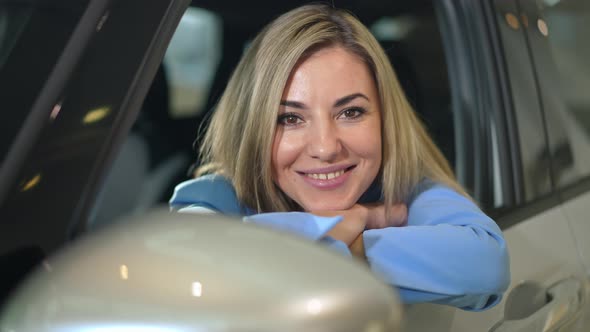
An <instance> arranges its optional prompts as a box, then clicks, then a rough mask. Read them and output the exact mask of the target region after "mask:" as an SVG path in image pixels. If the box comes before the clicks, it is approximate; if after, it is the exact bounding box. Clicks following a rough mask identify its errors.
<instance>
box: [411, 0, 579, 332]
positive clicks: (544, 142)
mask: <svg viewBox="0 0 590 332" xmlns="http://www.w3.org/2000/svg"><path fill="white" fill-rule="evenodd" d="M524 5H525V4H524V1H523V2H522V3H516V2H514V1H504V0H497V1H493V2H475V1H442V2H440V3H439V4H438V14H439V20H440V24H441V31H442V33H443V37H444V41H445V48H446V53H447V54H446V55H447V62H448V66H449V76H450V81H451V86H452V89H453V102H454V109H453V111H454V113H455V114H456V128H457V131H458V132H459V133H458V136H457V137H458V139H457V141H458V142H457V144H458V147H457V151H458V161H459V163H458V165H462V166H460V167H459V168H458V169H457V173H458V176H459V179H460V180H461V181H462V182H463V183H464V184H465V185H466V186H467V187H468V188H469V189H470V190H471V192H472V193H473V194H474V196H475V197H476V198H477V199H478V201H480V202H481V203H482V207H483V208H484V209H485V210H486V211H487V212H488V213H489V214H491V215H492V216H494V217H495V219H496V221H497V222H498V224H499V225H500V227H501V228H502V229H503V231H504V235H505V238H506V241H507V245H508V248H509V253H510V259H511V264H510V268H511V284H510V287H509V289H508V291H507V292H506V294H505V296H504V298H503V300H502V301H501V302H500V303H499V304H498V305H496V306H495V307H494V308H492V309H490V310H487V311H484V312H477V313H473V312H465V311H462V310H452V311H451V310H449V309H447V312H444V309H442V308H438V307H436V306H432V305H422V306H414V307H412V308H410V310H409V311H408V313H409V315H408V318H409V320H408V322H409V324H408V325H409V327H410V330H415V331H425V330H431V331H441V330H442V331H446V330H448V331H557V330H559V331H587V330H588V328H589V325H587V322H586V321H585V319H586V318H587V317H588V316H589V315H590V310H589V309H588V307H587V306H586V307H584V304H585V303H587V301H586V298H587V285H586V284H587V274H586V272H585V270H584V268H583V266H582V264H581V262H580V259H579V255H578V250H583V249H584V248H580V247H583V245H580V244H579V243H580V242H579V241H578V242H576V241H575V237H576V236H577V237H583V238H587V237H588V235H587V234H588V231H587V229H588V228H586V229H585V231H586V233H584V229H583V227H586V226H587V223H585V224H583V225H578V226H577V227H578V231H574V232H572V227H571V226H574V230H575V227H576V225H575V223H573V224H570V222H571V221H572V220H571V219H569V220H568V214H573V213H575V212H571V211H572V208H571V206H570V205H568V204H571V202H570V203H568V204H566V205H564V204H562V199H563V192H562V191H560V190H559V186H557V185H556V181H555V173H554V171H555V163H559V159H557V158H558V157H559V155H558V151H554V152H550V150H551V148H550V147H553V146H554V145H552V140H551V137H552V135H553V134H552V132H551V130H552V129H551V128H552V126H551V124H552V123H553V122H554V120H552V119H550V118H549V117H548V116H547V114H546V109H547V106H546V105H545V102H544V100H543V98H542V96H543V94H544V93H546V91H542V90H541V89H539V86H540V85H541V84H540V83H539V82H540V80H541V78H540V77H539V75H538V71H539V70H541V69H539V68H537V67H535V65H538V63H537V61H536V57H535V54H534V53H535V50H536V49H535V48H534V47H531V39H532V38H531V35H532V34H539V33H542V32H541V31H540V30H539V26H538V25H537V19H538V16H536V14H535V13H534V12H529V11H527V10H526V8H525V6H524ZM535 5H536V4H535ZM537 56H538V54H537ZM579 197H581V196H579ZM578 213H579V212H578ZM574 234H575V235H574ZM577 243H578V244H577Z"/></svg>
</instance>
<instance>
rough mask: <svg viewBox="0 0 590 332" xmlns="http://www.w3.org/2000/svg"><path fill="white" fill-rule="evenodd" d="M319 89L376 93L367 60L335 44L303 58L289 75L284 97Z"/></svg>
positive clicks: (323, 90) (324, 91) (305, 93)
mask: <svg viewBox="0 0 590 332" xmlns="http://www.w3.org/2000/svg"><path fill="white" fill-rule="evenodd" d="M318 92H321V93H327V92H333V93H335V94H346V93H354V92H363V93H366V94H376V89H375V82H374V80H373V75H372V74H371V71H370V69H369V66H368V65H367V64H366V62H365V61H364V60H363V59H362V58H361V57H360V56H358V55H357V54H355V53H353V52H351V51H348V50H346V49H344V48H342V47H338V46H335V47H328V48H322V49H320V50H317V51H315V52H313V53H312V54H310V55H308V56H306V57H305V58H303V59H302V60H300V61H299V62H298V63H297V64H296V65H295V67H294V68H293V70H292V72H291V74H290V76H289V80H288V82H287V85H286V87H285V90H284V92H283V96H286V95H288V96H293V95H295V96H301V97H304V96H308V95H309V94H314V93H318ZM303 95H304V96H303Z"/></svg>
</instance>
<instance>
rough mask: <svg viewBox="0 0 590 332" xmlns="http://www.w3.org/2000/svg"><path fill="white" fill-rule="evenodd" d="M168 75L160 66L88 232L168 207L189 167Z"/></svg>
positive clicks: (101, 194)
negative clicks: (174, 115)
mask: <svg viewBox="0 0 590 332" xmlns="http://www.w3.org/2000/svg"><path fill="white" fill-rule="evenodd" d="M168 98H169V94H168V85H167V80H166V74H165V70H164V67H163V66H160V68H159V70H158V72H157V73H156V76H155V78H154V81H153V83H152V86H151V87H150V90H149V92H148V94H147V96H146V99H145V101H144V104H143V106H142V109H141V111H140V113H139V116H138V119H137V120H136V122H135V123H134V125H133V127H132V129H131V131H130V133H129V135H128V136H127V138H126V139H125V141H124V143H123V145H122V147H121V149H120V151H119V153H118V155H117V157H116V158H115V160H114V162H113V164H112V167H111V170H110V171H109V174H108V175H107V178H106V180H105V183H104V185H103V187H102V190H101V192H100V193H99V196H98V199H97V202H96V204H95V206H94V208H93V211H92V213H91V216H90V218H89V221H88V228H89V229H96V228H100V227H104V226H106V225H108V224H111V223H112V222H114V221H115V220H117V219H118V218H119V217H122V216H124V215H130V214H135V213H139V212H143V211H146V210H147V209H149V208H150V207H153V206H154V205H157V204H160V203H165V202H166V201H167V199H168V198H169V196H170V195H171V190H172V188H173V187H174V184H175V183H177V182H179V181H180V180H181V179H182V178H183V177H184V174H185V171H186V168H187V167H188V165H189V163H190V151H187V149H185V148H184V145H183V143H186V142H181V140H182V139H183V137H182V135H178V134H177V130H176V127H177V124H178V123H177V121H175V120H174V119H172V118H171V117H170V115H169V108H168V107H169V106H168V105H169V100H168Z"/></svg>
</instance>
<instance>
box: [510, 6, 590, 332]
mask: <svg viewBox="0 0 590 332" xmlns="http://www.w3.org/2000/svg"><path fill="white" fill-rule="evenodd" d="M520 5H521V7H522V11H523V13H524V14H525V15H527V16H528V17H531V18H532V21H533V22H534V23H535V25H536V27H535V28H533V29H529V30H528V31H527V36H528V42H529V46H530V50H531V51H530V52H531V57H532V59H533V60H534V65H535V66H534V69H535V74H536V75H537V77H538V82H539V83H538V89H539V94H540V100H541V102H542V104H543V111H544V115H545V117H546V118H547V121H546V122H547V128H548V142H549V147H550V148H549V151H550V155H551V160H552V165H551V166H552V177H553V182H554V185H555V189H556V191H557V192H558V194H559V196H560V199H561V201H562V205H563V209H564V212H565V214H566V217H567V219H568V221H569V224H570V228H571V233H572V235H573V241H572V243H573V245H574V246H575V247H576V248H577V250H578V254H579V257H580V259H581V261H582V264H583V265H584V270H585V271H586V273H585V279H584V282H586V283H588V280H589V279H588V277H589V275H590V245H589V243H590V241H589V239H590V220H589V218H588V212H587V211H586V208H587V207H588V206H589V205H590V94H588V89H589V87H590V60H589V59H590V42H588V38H587V36H586V35H587V33H588V31H590V3H588V1H583V0H568V1H544V2H541V1H538V0H535V1H533V0H529V1H522V0H521V4H520ZM586 292H588V288H586ZM586 296H587V293H586ZM588 311H590V309H587V311H586V314H585V315H584V316H583V317H581V318H580V319H581V320H582V321H583V323H579V324H580V326H581V327H580V328H583V329H585V330H587V329H588V326H590V317H589V316H590V315H588V314H587V313H588Z"/></svg>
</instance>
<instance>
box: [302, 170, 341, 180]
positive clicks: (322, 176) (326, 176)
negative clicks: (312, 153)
mask: <svg viewBox="0 0 590 332" xmlns="http://www.w3.org/2000/svg"><path fill="white" fill-rule="evenodd" d="M342 174H344V170H341V171H337V172H332V173H319V174H316V173H307V174H306V175H307V176H308V177H310V178H312V179H316V180H330V179H333V178H337V177H339V176H340V175H342Z"/></svg>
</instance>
